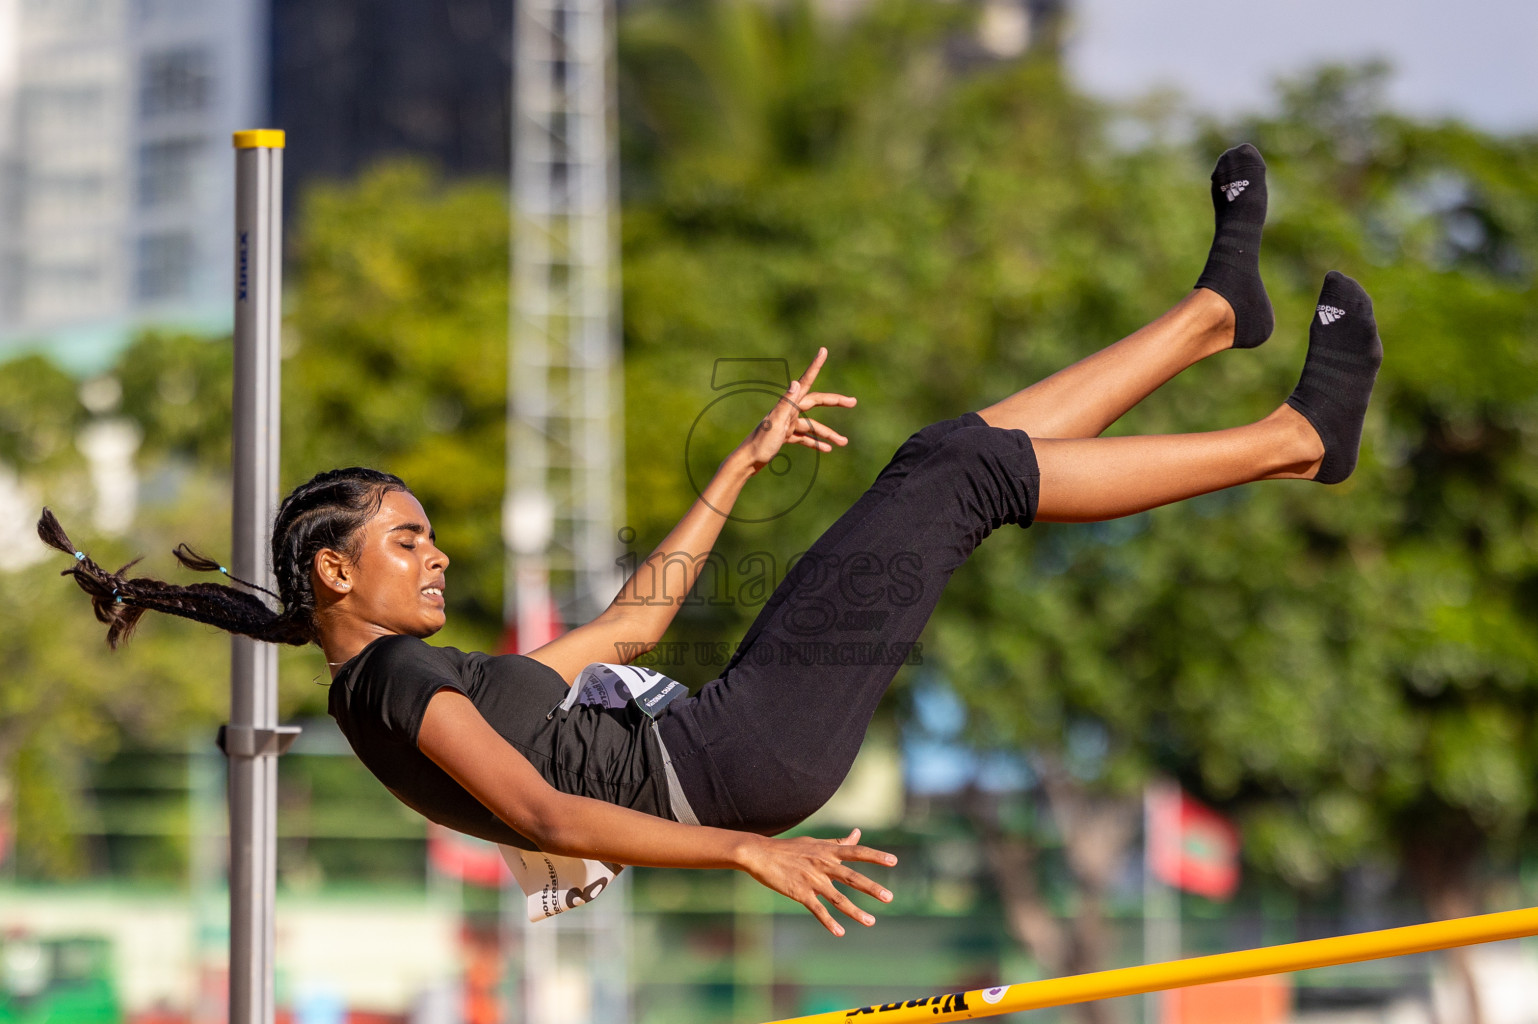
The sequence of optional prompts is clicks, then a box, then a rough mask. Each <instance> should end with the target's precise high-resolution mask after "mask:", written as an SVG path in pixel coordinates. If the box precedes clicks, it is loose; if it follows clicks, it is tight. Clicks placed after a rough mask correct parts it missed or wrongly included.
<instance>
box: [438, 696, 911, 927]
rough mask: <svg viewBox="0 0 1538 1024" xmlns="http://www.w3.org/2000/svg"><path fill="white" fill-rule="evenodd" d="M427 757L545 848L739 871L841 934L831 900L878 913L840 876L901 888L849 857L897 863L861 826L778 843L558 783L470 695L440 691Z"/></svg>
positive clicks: (860, 915)
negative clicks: (863, 870)
mask: <svg viewBox="0 0 1538 1024" xmlns="http://www.w3.org/2000/svg"><path fill="white" fill-rule="evenodd" d="M417 746H418V748H419V749H421V751H422V753H424V754H426V755H427V756H428V757H429V758H431V759H432V761H433V762H434V763H435V764H437V765H438V766H439V767H440V768H442V769H443V770H444V771H446V772H448V773H449V775H450V776H452V777H453V779H454V781H456V782H458V783H459V784H460V785H461V786H463V787H465V789H466V790H468V791H469V793H470V794H471V795H472V796H474V797H475V798H476V799H477V800H479V801H480V802H481V803H483V804H485V805H486V807H487V808H489V809H490V810H491V811H492V813H494V814H496V816H497V817H499V818H501V819H502V820H503V821H505V822H507V824H508V825H509V826H510V827H511V828H513V829H514V830H516V831H517V832H518V833H519V834H520V835H523V836H526V837H528V838H529V839H530V840H532V841H533V842H534V844H535V845H536V846H538V847H539V848H540V849H541V850H543V851H545V852H546V853H555V854H561V855H564V856H568V857H585V858H592V859H594V860H605V861H613V862H617V863H620V864H633V865H638V866H643V867H663V868H735V869H737V870H739V871H745V872H747V873H748V874H749V875H751V876H752V877H753V878H754V879H756V880H757V881H758V882H760V883H762V884H763V885H766V886H768V887H769V888H771V889H773V890H775V891H776V892H779V893H782V894H783V895H785V896H789V897H790V898H791V899H793V900H795V901H796V902H797V903H800V904H802V905H803V906H805V907H806V908H807V909H808V910H810V911H811V912H812V913H813V914H814V915H816V917H817V919H818V920H819V921H821V922H822V923H823V927H825V928H827V929H828V931H830V932H832V933H833V934H834V935H842V934H844V929H843V927H842V926H841V925H840V924H839V923H838V922H837V921H835V920H833V915H832V914H830V913H829V912H828V908H827V907H825V906H823V905H822V902H821V901H822V900H827V901H828V903H829V904H831V905H832V906H834V907H836V908H837V909H838V910H839V911H841V912H842V913H844V914H847V915H848V916H849V917H851V918H853V919H854V920H856V921H858V922H860V923H861V924H864V925H870V924H874V923H875V920H876V919H875V918H874V917H872V916H871V915H870V914H868V913H866V912H865V911H863V910H861V909H860V908H859V907H857V906H855V904H854V903H853V902H852V901H851V900H850V899H849V897H847V896H845V895H844V894H843V892H841V891H840V890H839V889H838V887H837V886H836V885H835V884H834V883H835V882H839V883H842V884H844V885H847V886H850V887H852V888H855V889H859V890H860V891H861V892H864V893H868V894H870V895H871V896H874V897H875V898H876V899H879V900H882V901H883V902H889V901H890V900H891V899H892V894H891V893H890V892H888V891H887V890H886V889H885V888H883V887H882V886H881V885H879V884H877V883H876V882H873V881H871V880H870V879H869V878H867V877H865V876H864V875H862V874H860V873H859V872H858V871H855V870H854V869H853V868H850V867H846V866H845V865H844V863H843V862H844V861H846V860H853V861H865V862H867V863H870V864H883V865H887V866H890V865H892V864H896V863H897V858H896V857H894V856H892V855H891V854H889V853H883V852H882V851H880V850H873V849H871V848H870V847H866V846H858V845H856V841H857V840H858V839H859V830H858V829H856V830H855V831H853V832H851V833H850V834H849V835H848V836H846V837H845V838H843V839H840V840H836V841H834V840H826V839H813V838H811V837H809V836H805V837H801V838H797V839H772V838H768V837H765V836H760V835H755V834H753V833H750V832H734V831H732V830H730V829H722V828H707V827H704V826H701V825H685V824H682V823H680V822H676V821H669V820H667V819H665V818H658V817H654V816H653V815H650V814H643V813H642V812H640V811H632V810H630V809H629V808H626V807H617V806H615V805H614V804H607V803H604V802H603V801H602V800H592V799H589V798H587V797H581V796H572V795H570V794H568V793H562V792H559V791H558V790H556V789H554V788H553V787H552V786H551V785H550V784H549V783H547V782H546V781H545V780H544V778H543V777H541V776H540V774H539V772H538V771H536V770H535V768H534V766H533V765H532V764H530V763H529V762H528V760H527V759H526V758H524V756H523V755H522V754H520V753H519V752H518V751H517V749H516V748H514V747H513V745H512V744H510V743H508V742H507V741H506V740H505V739H503V738H502V736H501V735H500V734H499V733H498V732H497V731H496V730H495V729H493V728H492V727H491V725H490V724H489V723H488V722H487V721H486V719H484V718H483V717H481V713H480V712H479V711H478V710H476V707H475V705H474V704H472V703H471V702H470V699H469V698H467V697H466V696H464V695H463V694H461V693H459V692H457V691H455V690H439V691H438V692H437V693H436V694H434V695H433V697H432V699H431V700H430V701H428V704H427V711H426V713H425V714H424V715H423V716H422V727H421V729H420V731H419V732H418V734H417Z"/></svg>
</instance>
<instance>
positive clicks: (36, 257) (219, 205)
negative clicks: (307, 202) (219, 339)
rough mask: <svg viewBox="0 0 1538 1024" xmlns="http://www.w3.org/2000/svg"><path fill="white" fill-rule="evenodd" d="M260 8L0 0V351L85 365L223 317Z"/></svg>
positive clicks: (255, 102)
mask: <svg viewBox="0 0 1538 1024" xmlns="http://www.w3.org/2000/svg"><path fill="white" fill-rule="evenodd" d="M265 6H266V5H265V2H264V0H0V358H4V357H5V356H7V355H10V354H12V353H14V352H16V351H19V350H21V349H24V348H38V347H43V346H44V345H46V347H47V350H48V351H49V352H50V353H51V354H52V355H53V356H54V357H55V358H56V359H58V360H59V361H61V362H63V363H66V364H75V365H78V366H81V367H89V366H90V365H91V364H92V363H93V362H95V361H96V360H99V359H101V358H102V357H103V356H104V354H106V353H108V352H110V351H112V350H113V349H115V348H116V347H117V344H118V343H119V342H121V340H122V339H123V338H125V337H126V336H127V335H128V333H130V332H131V331H132V330H133V329H134V327H136V326H138V325H140V324H146V323H156V324H162V325H186V326H188V327H194V328H204V329H210V328H213V329H218V328H223V327H224V326H225V325H226V324H227V322H228V319H229V316H230V299H229V278H230V273H231V270H230V267H231V258H232V257H231V252H232V246H231V243H230V231H231V224H232V223H233V217H234V212H233V201H234V199H233V193H234V188H233V174H234V172H233V161H232V160H231V158H230V155H229V149H230V142H229V139H230V133H231V132H232V131H235V130H236V129H239V128H243V127H251V126H253V125H254V124H255V122H256V120H257V119H259V117H260V116H261V114H262V112H263V110H262V108H263V107H264V106H265V95H266V93H265V88H264V86H263V84H262V83H263V76H264V74H265V69H264V68H263V67H262V66H261V63H262V60H263V55H264V54H265V53H266V50H267V48H266V46H265V45H262V40H263V39H264V38H265Z"/></svg>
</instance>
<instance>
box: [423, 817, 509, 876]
mask: <svg viewBox="0 0 1538 1024" xmlns="http://www.w3.org/2000/svg"><path fill="white" fill-rule="evenodd" d="M427 862H428V863H429V864H431V865H432V868H433V870H434V871H436V872H438V873H439V874H440V875H445V876H447V877H449V878H457V879H459V880H460V881H464V882H469V883H470V884H471V885H485V886H499V885H501V884H502V879H503V878H504V877H506V876H510V875H511V874H512V872H510V871H508V870H507V864H506V863H504V862H503V860H502V851H501V850H499V849H497V847H496V845H495V844H494V843H488V842H486V841H485V840H484V839H476V838H474V837H473V836H466V835H461V834H460V833H458V832H455V831H454V830H453V829H449V828H444V827H443V826H442V825H435V824H433V823H431V822H429V823H428V825H427Z"/></svg>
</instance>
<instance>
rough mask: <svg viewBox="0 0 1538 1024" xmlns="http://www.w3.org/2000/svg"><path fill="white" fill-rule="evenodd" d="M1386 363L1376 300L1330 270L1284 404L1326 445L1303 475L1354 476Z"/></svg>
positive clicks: (1335, 479) (1324, 479)
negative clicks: (1293, 385)
mask: <svg viewBox="0 0 1538 1024" xmlns="http://www.w3.org/2000/svg"><path fill="white" fill-rule="evenodd" d="M1382 363H1383V342H1382V341H1381V340H1380V339H1379V338H1378V324H1377V321H1375V320H1374V319H1373V315H1372V299H1370V298H1369V297H1368V295H1367V292H1365V291H1364V290H1363V289H1362V286H1361V285H1359V284H1357V283H1356V282H1355V281H1353V280H1352V279H1351V278H1349V277H1347V276H1346V275H1345V274H1341V273H1338V272H1336V271H1334V270H1332V271H1330V272H1329V273H1328V274H1327V275H1325V279H1324V288H1323V290H1321V291H1320V293H1319V304H1318V306H1317V308H1316V309H1315V310H1314V318H1313V321H1312V323H1311V325H1310V326H1309V331H1308V358H1307V359H1305V360H1304V363H1303V376H1302V378H1301V379H1300V380H1299V381H1298V386H1297V387H1296V388H1295V389H1294V390H1293V392H1292V394H1291V395H1290V396H1289V397H1288V399H1287V406H1286V407H1287V408H1291V409H1292V410H1294V411H1296V412H1297V413H1299V414H1300V415H1301V416H1302V417H1303V418H1304V419H1306V420H1307V421H1308V423H1309V425H1310V426H1312V427H1313V430H1314V432H1315V434H1316V436H1317V438H1318V441H1319V443H1320V445H1321V446H1322V448H1323V451H1322V453H1321V455H1320V457H1319V464H1318V466H1317V468H1315V469H1314V471H1313V472H1312V473H1304V474H1302V475H1304V476H1306V477H1307V478H1308V479H1311V480H1318V481H1319V482H1320V483H1323V484H1334V483H1339V482H1340V481H1342V480H1344V479H1346V477H1348V476H1350V475H1351V471H1352V470H1353V469H1355V468H1356V460H1357V452H1358V451H1359V449H1360V448H1361V443H1362V421H1363V420H1364V419H1365V418H1366V416H1367V403H1368V400H1369V399H1370V398H1371V397H1372V386H1373V382H1374V381H1376V380H1377V378H1378V367H1379V366H1380V365H1382Z"/></svg>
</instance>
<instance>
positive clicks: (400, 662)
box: [357, 633, 466, 675]
mask: <svg viewBox="0 0 1538 1024" xmlns="http://www.w3.org/2000/svg"><path fill="white" fill-rule="evenodd" d="M465 658H466V654H465V652H464V651H461V650H459V649H458V648H456V647H439V646H437V645H436V644H430V643H428V642H427V641H425V640H423V639H422V638H421V637H415V636H407V635H406V634H404V633H396V634H391V635H390V636H382V637H380V638H379V639H377V640H372V641H370V642H369V644H368V646H367V647H365V648H364V649H363V650H362V651H361V652H359V657H358V662H359V663H358V666H357V668H358V673H359V674H367V675H373V674H384V675H390V674H394V673H396V672H398V671H402V670H415V671H418V672H420V671H424V670H425V671H428V672H433V671H443V670H447V671H451V672H457V671H459V669H460V668H461V667H462V666H463V664H464V661H465Z"/></svg>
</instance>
